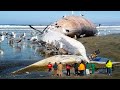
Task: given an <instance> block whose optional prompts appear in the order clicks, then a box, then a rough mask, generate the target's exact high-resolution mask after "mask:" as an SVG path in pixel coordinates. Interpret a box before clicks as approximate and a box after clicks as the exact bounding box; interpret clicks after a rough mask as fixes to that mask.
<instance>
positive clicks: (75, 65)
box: [73, 63, 78, 75]
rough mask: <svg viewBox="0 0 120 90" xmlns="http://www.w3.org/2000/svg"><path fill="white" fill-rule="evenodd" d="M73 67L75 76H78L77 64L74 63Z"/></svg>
mask: <svg viewBox="0 0 120 90" xmlns="http://www.w3.org/2000/svg"><path fill="white" fill-rule="evenodd" d="M73 67H74V73H75V75H78V63H74V65H73Z"/></svg>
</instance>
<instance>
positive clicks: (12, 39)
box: [0, 31, 38, 55]
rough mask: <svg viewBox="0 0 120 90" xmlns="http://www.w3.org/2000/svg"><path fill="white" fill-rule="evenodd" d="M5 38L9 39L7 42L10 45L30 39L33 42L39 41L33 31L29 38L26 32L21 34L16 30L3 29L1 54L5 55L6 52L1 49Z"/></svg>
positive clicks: (0, 35)
mask: <svg viewBox="0 0 120 90" xmlns="http://www.w3.org/2000/svg"><path fill="white" fill-rule="evenodd" d="M5 39H6V40H7V43H8V44H9V45H13V44H14V45H16V44H17V46H18V45H19V44H20V43H22V42H24V41H25V40H27V41H30V42H31V43H33V42H37V40H38V38H37V36H34V35H33V33H31V37H30V38H28V37H27V34H26V33H25V32H23V33H22V34H20V35H19V34H18V35H17V33H16V32H3V31H1V32H0V55H3V53H4V52H3V50H2V49H1V46H2V43H3V41H4V40H5Z"/></svg>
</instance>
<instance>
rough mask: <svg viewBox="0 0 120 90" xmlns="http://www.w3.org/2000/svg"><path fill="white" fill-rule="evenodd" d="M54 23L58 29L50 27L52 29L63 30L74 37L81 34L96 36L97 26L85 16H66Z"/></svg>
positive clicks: (62, 31)
mask: <svg viewBox="0 0 120 90" xmlns="http://www.w3.org/2000/svg"><path fill="white" fill-rule="evenodd" d="M52 25H54V26H56V27H57V28H56V29H54V27H50V28H51V29H52V30H55V31H57V32H61V33H63V34H65V35H67V36H70V37H74V36H75V35H76V36H77V37H81V35H84V36H94V35H96V33H97V29H96V26H95V25H94V24H93V23H92V22H91V21H90V20H88V19H86V18H85V17H83V16H75V15H70V16H65V17H63V18H61V19H59V20H57V21H56V22H54V23H53V24H52Z"/></svg>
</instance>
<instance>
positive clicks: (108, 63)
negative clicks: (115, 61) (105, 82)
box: [106, 60, 112, 76]
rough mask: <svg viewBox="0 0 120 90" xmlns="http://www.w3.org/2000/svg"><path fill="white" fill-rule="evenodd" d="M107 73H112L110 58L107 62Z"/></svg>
mask: <svg viewBox="0 0 120 90" xmlns="http://www.w3.org/2000/svg"><path fill="white" fill-rule="evenodd" d="M106 69H107V74H108V75H109V76H110V75H111V74H112V61H111V60H108V61H107V62H106Z"/></svg>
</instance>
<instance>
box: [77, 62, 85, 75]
mask: <svg viewBox="0 0 120 90" xmlns="http://www.w3.org/2000/svg"><path fill="white" fill-rule="evenodd" d="M78 70H79V72H80V75H81V76H84V71H85V64H84V62H83V61H81V63H80V65H79V67H78Z"/></svg>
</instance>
